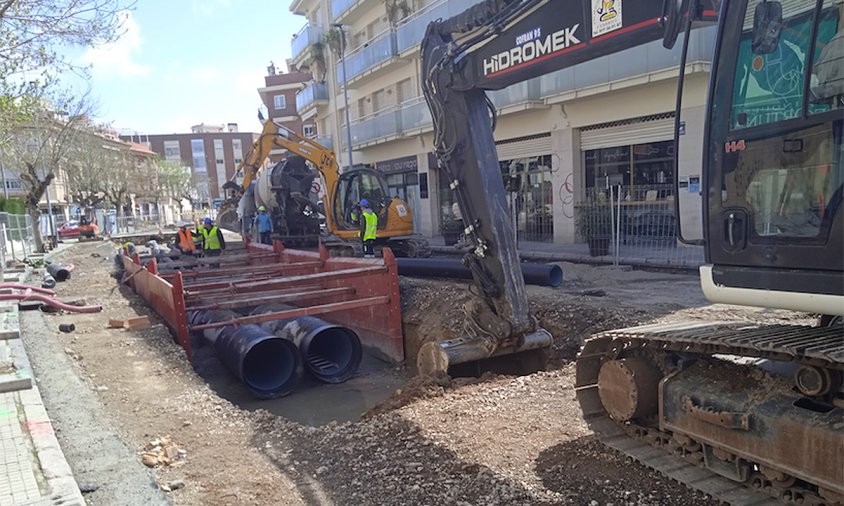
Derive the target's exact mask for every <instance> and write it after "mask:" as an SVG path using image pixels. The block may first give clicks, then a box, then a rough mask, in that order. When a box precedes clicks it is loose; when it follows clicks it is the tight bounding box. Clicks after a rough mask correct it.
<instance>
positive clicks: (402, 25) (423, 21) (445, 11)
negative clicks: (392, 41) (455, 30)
mask: <svg viewBox="0 0 844 506" xmlns="http://www.w3.org/2000/svg"><path fill="white" fill-rule="evenodd" d="M481 1H482V0H464V1H462V2H455V1H453V0H439V1H438V2H434V3H433V4H431V5H429V6H426V7H425V8H424V9H422V10H420V11H418V12H414V13H413V14H411V15H410V16H408V17H407V18H405V19H403V20H401V21H400V22H399V26H398V29H397V30H396V43H397V48H398V52H399V53H403V52H405V51H407V50H408V49H410V48H412V47H414V46H416V45H418V44H420V43H421V42H422V37H423V36H424V35H425V29H427V28H428V24H429V23H430V22H431V21H434V20H436V19H448V18H450V17H452V16H455V15H457V14H460V13H461V12H463V11H464V10H466V9H468V8H469V7H471V6H473V5H475V4H477V3H480V2H481Z"/></svg>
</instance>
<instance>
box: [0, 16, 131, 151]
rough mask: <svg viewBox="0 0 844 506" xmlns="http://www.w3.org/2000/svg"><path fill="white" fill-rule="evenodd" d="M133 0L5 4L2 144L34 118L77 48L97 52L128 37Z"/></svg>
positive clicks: (0, 27)
mask: <svg viewBox="0 0 844 506" xmlns="http://www.w3.org/2000/svg"><path fill="white" fill-rule="evenodd" d="M133 6H134V2H133V1H129V0H0V144H2V143H3V142H4V141H8V140H9V135H8V133H9V131H10V130H12V129H13V128H14V126H15V125H17V124H19V123H22V122H26V121H27V120H30V119H32V118H33V116H34V115H35V113H36V112H37V111H38V105H39V99H40V98H41V97H43V96H45V94H46V93H45V92H46V91H47V90H50V89H52V88H53V87H55V85H56V84H57V77H58V76H59V75H61V74H62V73H65V72H68V71H75V72H80V73H84V72H86V71H87V69H85V68H80V67H79V66H78V65H75V64H74V63H73V60H72V59H71V56H70V55H71V52H70V51H67V49H68V48H72V47H95V46H98V45H101V44H106V43H110V42H113V41H115V40H117V39H118V38H120V36H121V35H122V34H123V32H124V30H123V22H124V20H125V19H126V16H127V13H128V9H131V8H132V7H133Z"/></svg>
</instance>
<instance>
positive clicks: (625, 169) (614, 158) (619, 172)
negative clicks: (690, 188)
mask: <svg viewBox="0 0 844 506" xmlns="http://www.w3.org/2000/svg"><path fill="white" fill-rule="evenodd" d="M673 166H674V141H662V142H648V143H644V144H633V145H628V146H617V147H612V148H601V149H592V150H589V151H587V152H586V187H587V188H606V187H607V186H618V185H621V186H622V188H623V191H624V196H625V200H628V201H640V200H657V199H658V200H662V199H666V198H668V197H670V196H671V195H673V194H674V171H673Z"/></svg>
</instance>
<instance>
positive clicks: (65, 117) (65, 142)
mask: <svg viewBox="0 0 844 506" xmlns="http://www.w3.org/2000/svg"><path fill="white" fill-rule="evenodd" d="M57 105H58V106H59V107H56V106H57ZM91 107H92V106H91V104H90V101H89V100H88V98H87V96H84V97H82V98H79V99H64V100H56V101H55V102H53V105H52V106H49V107H43V108H42V109H41V110H39V111H37V112H36V113H35V114H33V115H32V116H31V117H30V118H29V119H28V120H27V121H26V122H25V123H22V124H19V125H18V126H17V127H15V129H14V130H12V131H10V132H9V134H8V141H7V142H6V144H5V145H3V149H2V154H3V158H4V164H5V165H6V166H7V167H10V168H11V169H12V170H14V171H15V172H17V174H18V177H19V178H20V180H21V185H22V187H23V190H24V191H25V192H26V196H25V197H24V202H25V204H26V209H27V212H28V213H29V215H30V216H31V217H32V220H33V225H34V227H33V228H34V229H35V231H34V237H35V247H36V249H38V250H43V248H44V246H43V240H42V238H41V233H40V229H39V227H38V223H39V218H40V215H41V211H40V210H39V208H38V203H39V202H40V201H41V198H42V197H43V196H44V193H45V192H46V190H47V187H48V186H49V185H50V183H52V182H53V180H54V179H55V178H56V175H57V174H58V173H59V172H60V171H63V170H66V169H67V168H68V167H67V161H68V159H67V156H66V155H67V153H68V151H69V150H70V149H71V147H72V146H73V145H74V143H75V142H76V140H77V139H78V137H79V135H80V133H82V132H83V131H84V129H85V128H86V127H87V125H88V118H89V114H90V113H91Z"/></svg>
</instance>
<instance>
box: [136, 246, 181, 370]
mask: <svg viewBox="0 0 844 506" xmlns="http://www.w3.org/2000/svg"><path fill="white" fill-rule="evenodd" d="M123 267H124V269H125V270H126V278H125V279H127V280H128V281H127V283H128V284H129V286H131V287H132V289H133V290H134V291H135V293H137V294H138V295H139V296H140V297H141V298H142V299H144V301H146V303H147V304H149V305H150V307H152V309H153V310H154V311H155V312H156V313H158V315H159V316H160V317H161V318H162V319H163V320H164V322H165V323H166V324H167V326H168V327H170V331H171V332H172V333H173V335H174V336H176V342H178V343H179V344H180V345H181V346H182V348H184V349H185V353H187V356H188V360H190V359H191V349H190V337H189V335H188V322H187V317H186V314H185V298H184V289H183V287H182V278H181V273H179V274H177V275H176V277H175V279H174V280H173V283H172V284H170V283H168V282H167V281H165V280H164V279H162V278H161V277H159V276H157V275H156V274H155V273H156V272H157V271H158V266H157V265H156V262H155V260H152V261H150V262H149V263H148V264H147V267H143V266H141V262H140V258H139V257H138V256H137V255H135V258H134V259H130V258H129V257H128V256H124V257H123Z"/></svg>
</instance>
